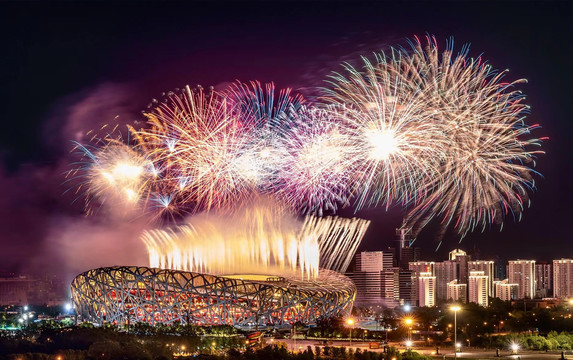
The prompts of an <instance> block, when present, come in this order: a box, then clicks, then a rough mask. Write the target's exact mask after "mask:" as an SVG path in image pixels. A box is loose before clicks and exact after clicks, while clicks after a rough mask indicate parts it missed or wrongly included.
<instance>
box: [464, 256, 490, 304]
mask: <svg viewBox="0 0 573 360" xmlns="http://www.w3.org/2000/svg"><path fill="white" fill-rule="evenodd" d="M492 265H493V264H492ZM468 290H469V299H468V300H469V302H473V303H476V304H479V305H481V306H487V305H488V304H489V301H488V296H489V276H487V275H485V273H484V272H483V271H470V275H469V279H468Z"/></svg>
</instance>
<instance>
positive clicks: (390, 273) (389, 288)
mask: <svg viewBox="0 0 573 360" xmlns="http://www.w3.org/2000/svg"><path fill="white" fill-rule="evenodd" d="M399 283H400V269H399V268H397V267H391V268H389V269H385V270H384V271H382V298H384V299H386V300H390V299H392V300H394V301H396V302H397V301H399V300H400V288H399V286H398V284H399Z"/></svg>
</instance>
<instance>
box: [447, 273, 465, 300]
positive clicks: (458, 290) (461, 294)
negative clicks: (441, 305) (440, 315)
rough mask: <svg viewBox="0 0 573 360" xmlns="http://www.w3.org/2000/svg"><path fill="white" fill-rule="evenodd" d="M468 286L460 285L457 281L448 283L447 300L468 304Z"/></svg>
mask: <svg viewBox="0 0 573 360" xmlns="http://www.w3.org/2000/svg"><path fill="white" fill-rule="evenodd" d="M467 293H468V285H467V284H460V283H459V282H458V280H457V279H455V280H452V281H450V282H449V283H448V294H447V300H452V301H456V302H463V303H465V302H467Z"/></svg>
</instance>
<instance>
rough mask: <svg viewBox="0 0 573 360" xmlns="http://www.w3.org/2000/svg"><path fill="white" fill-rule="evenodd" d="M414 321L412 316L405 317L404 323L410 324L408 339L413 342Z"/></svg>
mask: <svg viewBox="0 0 573 360" xmlns="http://www.w3.org/2000/svg"><path fill="white" fill-rule="evenodd" d="M413 322H414V320H412V318H409V317H408V318H405V319H404V323H405V324H406V325H407V326H408V341H409V342H410V343H411V342H412V323H413Z"/></svg>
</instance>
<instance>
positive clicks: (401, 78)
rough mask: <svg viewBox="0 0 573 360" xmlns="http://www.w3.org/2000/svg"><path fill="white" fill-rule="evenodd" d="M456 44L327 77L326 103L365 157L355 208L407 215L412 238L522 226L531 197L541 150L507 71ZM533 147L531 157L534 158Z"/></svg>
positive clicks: (414, 47) (394, 54)
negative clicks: (509, 221)
mask: <svg viewBox="0 0 573 360" xmlns="http://www.w3.org/2000/svg"><path fill="white" fill-rule="evenodd" d="M451 45H452V44H450V45H448V46H447V48H446V50H445V51H444V52H442V53H440V52H439V50H438V47H437V45H436V41H435V39H433V38H429V37H428V39H427V46H425V47H424V46H423V45H422V43H421V42H420V41H419V40H418V39H416V41H414V42H412V43H411V49H403V48H402V49H392V50H391V51H390V53H389V55H387V54H385V53H380V54H376V56H375V60H374V61H373V62H371V61H370V60H368V59H366V58H363V62H364V67H363V68H362V69H355V68H354V67H352V66H350V65H347V64H346V65H344V70H345V73H343V74H340V73H335V74H333V75H332V76H331V80H330V87H329V88H328V89H326V91H325V100H326V101H328V102H330V103H334V104H337V105H338V106H339V107H340V108H341V109H342V115H341V116H342V117H343V118H346V119H348V121H350V122H351V123H352V124H355V125H356V130H357V131H356V137H355V138H356V139H357V140H360V141H361V142H362V144H361V146H359V148H361V149H363V150H364V153H363V155H362V156H361V157H360V160H361V169H362V172H361V173H360V175H359V180H360V182H359V184H361V185H362V187H358V188H357V190H356V197H357V201H356V205H357V207H359V208H360V207H362V206H364V205H375V204H377V203H378V202H379V201H382V202H383V203H385V204H387V205H388V204H390V203H392V202H394V201H400V202H402V203H403V204H405V205H407V206H409V211H408V214H407V216H406V218H405V220H404V225H403V226H404V227H408V228H410V227H412V228H414V232H415V233H417V232H418V231H419V230H420V229H421V228H423V227H424V226H425V225H426V224H427V223H428V222H429V221H430V220H431V219H432V218H435V217H437V218H440V219H441V224H442V234H443V232H444V231H445V230H446V229H447V228H448V227H449V226H452V227H453V228H454V229H455V230H456V231H457V232H458V233H459V234H460V235H461V237H463V236H465V235H466V234H467V232H468V231H473V230H474V229H476V227H478V226H479V227H481V228H482V230H483V229H485V227H486V226H488V225H489V224H492V223H501V222H502V221H503V220H504V218H505V217H506V216H507V215H508V214H512V215H514V216H519V217H520V216H521V212H522V211H523V207H524V204H525V203H526V202H527V199H528V197H527V196H528V191H529V190H532V189H533V188H534V181H533V177H532V175H533V174H534V173H535V171H534V170H533V169H532V168H531V167H529V166H528V164H532V165H534V161H533V159H534V158H535V156H536V154H539V153H542V151H540V150H538V149H535V147H537V146H539V145H540V142H541V140H543V139H535V138H531V136H530V132H531V130H532V129H534V128H536V127H537V125H534V126H527V125H526V124H525V123H524V118H525V115H526V114H527V112H528V106H527V105H525V104H524V103H523V99H524V96H523V94H522V93H521V92H520V91H518V90H516V89H515V86H516V85H517V84H519V83H522V82H524V81H525V80H517V81H515V82H511V83H507V82H503V81H502V79H503V77H504V75H505V73H506V71H503V72H498V71H496V70H495V69H493V68H492V67H491V66H490V65H487V64H485V63H484V62H483V61H482V60H481V59H480V58H478V59H472V58H469V57H468V56H467V52H468V46H464V47H463V48H462V51H461V52H460V53H459V54H457V55H454V54H453V49H452V46H451ZM532 147H534V148H533V150H532V149H531V148H532Z"/></svg>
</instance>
